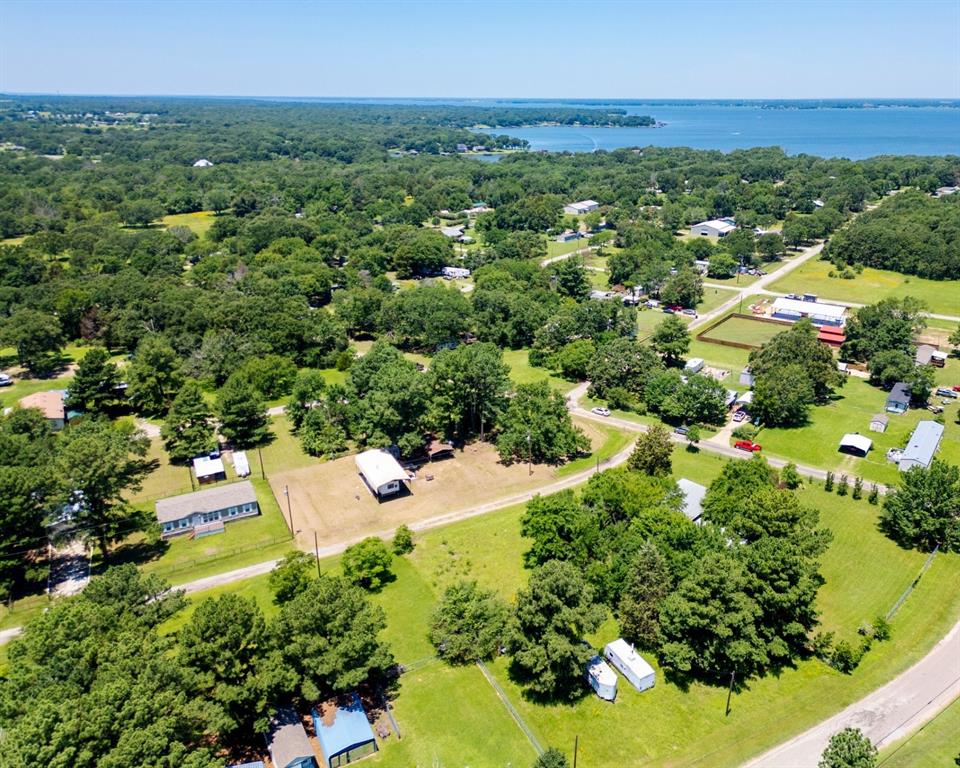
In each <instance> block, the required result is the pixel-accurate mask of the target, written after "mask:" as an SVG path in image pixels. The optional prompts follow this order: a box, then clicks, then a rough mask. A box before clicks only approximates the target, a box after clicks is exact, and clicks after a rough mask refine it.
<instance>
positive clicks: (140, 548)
mask: <svg viewBox="0 0 960 768" xmlns="http://www.w3.org/2000/svg"><path fill="white" fill-rule="evenodd" d="M169 549H170V543H169V542H167V541H165V540H163V539H157V540H156V541H151V540H144V541H135V542H127V543H125V544H121V545H120V546H119V547H116V548H115V549H114V550H113V551H111V553H110V560H109V561H108V562H107V564H106V565H109V566H110V567H113V566H117V565H126V564H128V563H132V564H134V565H143V564H144V563H149V562H152V561H154V560H159V559H160V558H161V557H163V555H165V554H166V553H167V551H168V550H169ZM104 567H105V566H104V563H103V562H101V563H100V564H99V565H98V570H100V569H103V568H104Z"/></svg>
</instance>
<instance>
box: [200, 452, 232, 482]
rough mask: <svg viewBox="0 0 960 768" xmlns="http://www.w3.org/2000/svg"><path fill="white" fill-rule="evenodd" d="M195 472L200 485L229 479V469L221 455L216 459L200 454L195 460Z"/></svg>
mask: <svg viewBox="0 0 960 768" xmlns="http://www.w3.org/2000/svg"><path fill="white" fill-rule="evenodd" d="M193 472H194V474H195V475H196V476H197V482H198V483H200V485H204V484H206V483H216V482H219V481H220V480H226V479H227V470H226V468H225V467H224V466H223V459H222V458H220V457H219V456H218V457H217V458H215V459H213V458H210V457H209V456H198V457H197V458H195V459H194V460H193Z"/></svg>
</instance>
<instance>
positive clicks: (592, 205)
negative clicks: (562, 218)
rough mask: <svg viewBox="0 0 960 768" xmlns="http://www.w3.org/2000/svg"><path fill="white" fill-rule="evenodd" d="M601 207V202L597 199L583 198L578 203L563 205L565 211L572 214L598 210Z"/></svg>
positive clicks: (576, 214)
mask: <svg viewBox="0 0 960 768" xmlns="http://www.w3.org/2000/svg"><path fill="white" fill-rule="evenodd" d="M599 207H600V203H598V202H597V201H596V200H581V201H580V202H578V203H567V204H566V205H565V206H563V212H564V213H568V214H570V215H571V216H579V215H580V214H581V213H590V212H591V211H595V210H597V208H599Z"/></svg>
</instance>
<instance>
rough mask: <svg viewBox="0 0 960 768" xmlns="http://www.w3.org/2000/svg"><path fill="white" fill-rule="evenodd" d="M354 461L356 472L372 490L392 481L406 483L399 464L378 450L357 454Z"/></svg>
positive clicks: (405, 476) (405, 474) (403, 471)
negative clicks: (365, 480)
mask: <svg viewBox="0 0 960 768" xmlns="http://www.w3.org/2000/svg"><path fill="white" fill-rule="evenodd" d="M354 460H355V461H356V464H357V470H358V471H359V472H360V474H361V475H363V476H364V477H365V478H366V479H367V482H368V483H370V485H372V486H373V487H374V489H376V488H379V487H380V486H382V485H386V484H387V483H390V482H393V481H394V480H402V481H406V480H407V479H408V478H407V473H406V471H405V470H404V468H403V467H401V466H400V462H398V461H397V460H396V459H395V458H393V456H391V455H390V454H389V453H387V452H386V451H384V450H381V449H379V448H372V449H371V450H369V451H364V452H363V453H358V454H357V455H356V457H355V458H354Z"/></svg>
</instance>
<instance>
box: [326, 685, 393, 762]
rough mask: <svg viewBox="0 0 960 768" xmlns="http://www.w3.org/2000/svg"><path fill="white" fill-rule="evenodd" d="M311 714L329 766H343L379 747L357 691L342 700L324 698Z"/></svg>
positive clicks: (371, 752) (370, 753)
mask: <svg viewBox="0 0 960 768" xmlns="http://www.w3.org/2000/svg"><path fill="white" fill-rule="evenodd" d="M311 714H312V715H313V730H314V732H315V733H316V734H317V741H319V742H320V749H322V750H323V758H324V761H325V764H326V768H340V766H343V765H347V764H349V763H352V762H353V761H355V760H359V759H360V758H362V757H367V756H368V755H372V754H373V753H374V752H376V751H377V740H376V739H375V738H374V736H373V729H372V728H371V727H370V723H369V722H368V721H367V713H366V711H365V710H364V709H363V704H362V703H361V702H360V697H359V696H358V695H357V694H356V693H351V694H349V695H348V696H347V697H345V698H344V699H342V700H341V701H339V702H333V701H328V702H325V703H323V704H321V705H320V708H319V711H318V710H317V709H314V710H313V712H312V713H311Z"/></svg>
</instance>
